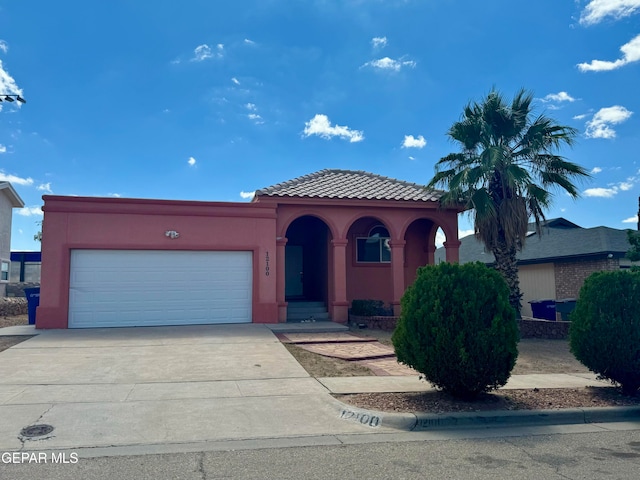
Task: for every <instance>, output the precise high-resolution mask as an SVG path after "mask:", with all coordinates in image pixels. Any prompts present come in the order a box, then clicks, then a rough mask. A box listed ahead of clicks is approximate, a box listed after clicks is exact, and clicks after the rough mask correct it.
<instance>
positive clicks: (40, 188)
mask: <svg viewBox="0 0 640 480" xmlns="http://www.w3.org/2000/svg"><path fill="white" fill-rule="evenodd" d="M36 190H38V191H40V192H46V193H53V191H51V182H47V183H41V184H40V185H38V186H37V187H36Z"/></svg>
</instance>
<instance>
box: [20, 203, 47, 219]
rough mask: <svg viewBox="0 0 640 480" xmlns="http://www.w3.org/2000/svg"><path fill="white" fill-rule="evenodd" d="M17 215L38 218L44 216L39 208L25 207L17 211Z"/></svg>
mask: <svg viewBox="0 0 640 480" xmlns="http://www.w3.org/2000/svg"><path fill="white" fill-rule="evenodd" d="M16 213H17V214H18V215H22V216H23V217H31V216H34V215H37V216H41V215H44V214H43V213H42V208H41V207H39V206H37V207H23V208H19V209H18V210H16Z"/></svg>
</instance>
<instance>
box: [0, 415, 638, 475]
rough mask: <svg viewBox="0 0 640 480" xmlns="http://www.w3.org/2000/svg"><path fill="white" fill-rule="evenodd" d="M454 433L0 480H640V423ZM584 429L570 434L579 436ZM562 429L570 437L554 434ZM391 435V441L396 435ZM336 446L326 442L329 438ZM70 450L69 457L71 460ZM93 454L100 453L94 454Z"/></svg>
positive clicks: (16, 471)
mask: <svg viewBox="0 0 640 480" xmlns="http://www.w3.org/2000/svg"><path fill="white" fill-rule="evenodd" d="M606 428H611V430H609V431H606V430H602V431H599V432H598V431H595V432H594V431H590V432H587V430H589V429H590V430H594V426H593V425H592V426H585V425H574V426H564V427H558V426H556V427H540V428H539V429H537V430H535V431H533V430H532V432H534V433H535V434H523V433H522V430H520V431H518V430H517V429H495V428H494V429H482V430H470V431H461V430H449V431H442V432H422V433H404V434H398V435H397V436H396V437H395V438H396V440H394V441H384V439H383V438H380V436H375V438H374V437H372V438H369V437H367V436H359V435H353V436H345V437H342V438H341V439H340V441H338V442H336V444H334V445H331V444H325V445H322V444H321V443H322V441H321V440H319V439H316V440H315V442H316V443H318V444H316V445H314V444H313V443H314V441H313V440H312V439H306V440H305V439H299V440H298V441H293V442H292V445H295V444H296V443H298V444H305V443H306V444H308V446H291V447H275V445H278V444H280V445H282V443H275V444H274V447H275V448H269V444H268V442H265V443H262V444H254V445H253V447H252V445H251V444H244V445H242V444H238V445H237V447H239V448H238V449H235V448H230V446H229V445H227V447H226V448H221V449H219V450H210V451H205V452H202V451H200V452H198V451H194V452H189V453H167V454H149V455H124V456H100V455H101V452H100V451H93V452H92V451H91V450H90V449H87V450H83V451H79V452H77V453H78V455H79V457H78V459H77V462H76V463H67V464H51V463H31V464H28V463H16V464H0V478H2V479H12V480H32V479H33V478H47V479H48V480H61V479H86V480H94V479H95V480H97V479H113V478H122V479H139V480H147V479H148V480H151V479H154V480H155V479H184V480H210V479H295V480H299V479H305V480H313V479H341V480H350V479H358V480H360V479H370V480H376V479H391V478H392V479H425V478H433V479H479V480H483V479H487V480H489V479H490V480H496V479H522V480H527V479H531V480H534V479H535V480H539V479H541V478H544V479H551V480H553V479H565V480H566V479H601V478H602V479H612V480H613V479H624V480H627V479H635V478H639V477H640V473H639V472H640V424H637V423H620V424H608V425H606ZM572 431H573V432H580V433H571V432H572ZM553 432H563V433H553ZM389 438H391V437H387V439H389ZM327 443H328V442H327ZM71 453H72V452H69V451H67V452H66V454H67V459H69V460H70V459H72V458H73V457H72V456H71ZM92 455H98V456H95V457H92Z"/></svg>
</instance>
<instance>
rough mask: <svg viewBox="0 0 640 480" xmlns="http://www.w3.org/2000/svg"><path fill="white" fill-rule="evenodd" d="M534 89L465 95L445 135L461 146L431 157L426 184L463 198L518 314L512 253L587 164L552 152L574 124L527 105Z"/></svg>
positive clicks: (567, 140)
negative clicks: (475, 98)
mask: <svg viewBox="0 0 640 480" xmlns="http://www.w3.org/2000/svg"><path fill="white" fill-rule="evenodd" d="M533 103H534V96H533V93H531V92H527V91H525V90H520V91H519V92H518V93H516V95H515V96H514V97H513V100H512V101H511V102H509V101H507V99H506V98H504V96H503V95H502V94H501V93H500V92H498V91H497V90H492V91H491V92H489V94H488V95H487V96H486V97H485V98H483V99H482V100H481V101H480V102H471V103H469V104H468V105H467V106H466V107H465V108H464V111H463V115H462V118H461V119H460V120H459V121H457V122H455V123H454V124H453V125H452V126H451V128H450V129H449V132H448V133H447V135H448V136H449V138H451V139H452V140H454V141H455V142H456V143H457V144H458V145H459V146H460V152H457V153H451V154H449V155H447V156H446V157H443V158H441V159H440V160H439V161H438V162H437V163H436V174H435V176H434V177H433V179H432V180H431V182H430V183H429V186H430V187H435V186H444V187H446V189H447V190H448V192H447V193H445V194H444V195H443V196H442V198H441V200H440V201H441V202H442V203H444V204H453V205H457V204H459V203H461V202H462V203H463V204H464V205H465V206H466V207H467V208H469V209H470V212H473V213H472V214H473V216H474V229H475V233H476V236H477V237H478V239H479V240H481V241H482V243H484V245H485V246H486V247H487V250H488V251H490V252H491V253H493V255H494V256H495V259H496V262H495V268H496V269H497V270H498V271H499V272H500V273H501V274H502V276H503V277H504V278H505V280H506V281H507V284H508V285H509V289H510V297H509V298H510V302H511V306H512V307H513V308H515V309H516V313H517V314H518V317H520V297H521V296H522V295H521V293H520V286H519V280H518V264H517V259H516V254H517V252H518V250H520V249H521V248H522V246H523V245H524V243H525V240H526V238H527V232H528V230H529V228H528V224H529V220H530V219H533V221H534V223H535V225H536V230H538V231H540V222H541V221H543V220H544V218H545V217H544V212H545V210H547V209H548V208H549V207H550V206H551V200H552V198H553V192H552V189H554V188H556V187H558V188H559V189H560V190H564V191H565V192H566V193H567V194H569V196H571V197H573V198H576V197H578V195H579V194H578V189H577V188H576V187H575V185H574V183H573V182H574V181H576V180H581V179H585V178H588V177H589V173H588V171H587V170H586V169H585V168H583V167H581V166H579V165H576V164H575V163H571V162H568V161H567V160H566V159H564V158H563V157H562V156H560V155H558V154H557V153H558V152H559V150H560V149H561V147H563V146H571V145H572V144H573V143H574V141H575V139H576V137H577V135H578V131H577V130H576V129H574V128H572V127H569V126H564V125H560V124H559V123H558V122H557V121H556V120H555V119H553V118H550V117H548V116H546V115H536V114H534V112H533Z"/></svg>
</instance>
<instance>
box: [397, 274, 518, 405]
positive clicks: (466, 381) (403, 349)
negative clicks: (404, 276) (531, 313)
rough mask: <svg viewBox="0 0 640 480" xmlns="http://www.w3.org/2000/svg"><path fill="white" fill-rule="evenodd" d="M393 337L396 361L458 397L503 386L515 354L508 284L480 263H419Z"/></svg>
mask: <svg viewBox="0 0 640 480" xmlns="http://www.w3.org/2000/svg"><path fill="white" fill-rule="evenodd" d="M392 341H393V345H394V347H395V350H396V355H397V357H398V360H399V361H400V362H402V363H404V364H406V365H408V366H409V367H411V368H413V369H415V370H417V371H418V372H420V373H421V374H423V375H424V378H425V379H426V380H427V381H428V382H430V383H432V384H433V385H435V386H436V387H439V388H441V389H442V390H444V391H446V392H448V393H450V394H452V395H454V396H456V397H462V398H473V397H475V396H477V395H478V394H479V393H482V392H488V391H490V390H493V389H496V388H498V387H501V386H503V385H504V384H505V383H507V380H508V379H509V376H510V374H511V370H512V369H513V367H514V365H515V363H516V358H517V356H518V349H517V343H518V324H517V322H516V320H515V311H514V309H513V308H512V307H511V306H510V305H509V288H508V287H507V284H506V282H505V281H504V279H503V278H502V277H501V276H500V274H499V273H498V272H496V271H495V270H492V269H490V268H488V267H486V266H484V265H483V264H481V263H479V262H476V263H467V264H465V265H457V264H453V265H452V264H449V263H442V264H439V265H437V266H426V267H421V268H420V269H418V276H417V279H416V281H415V282H414V284H413V285H411V286H410V287H409V288H408V289H407V291H406V292H405V294H404V296H403V297H402V314H401V316H400V320H399V321H398V325H397V326H396V330H395V332H394V334H393V337H392Z"/></svg>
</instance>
